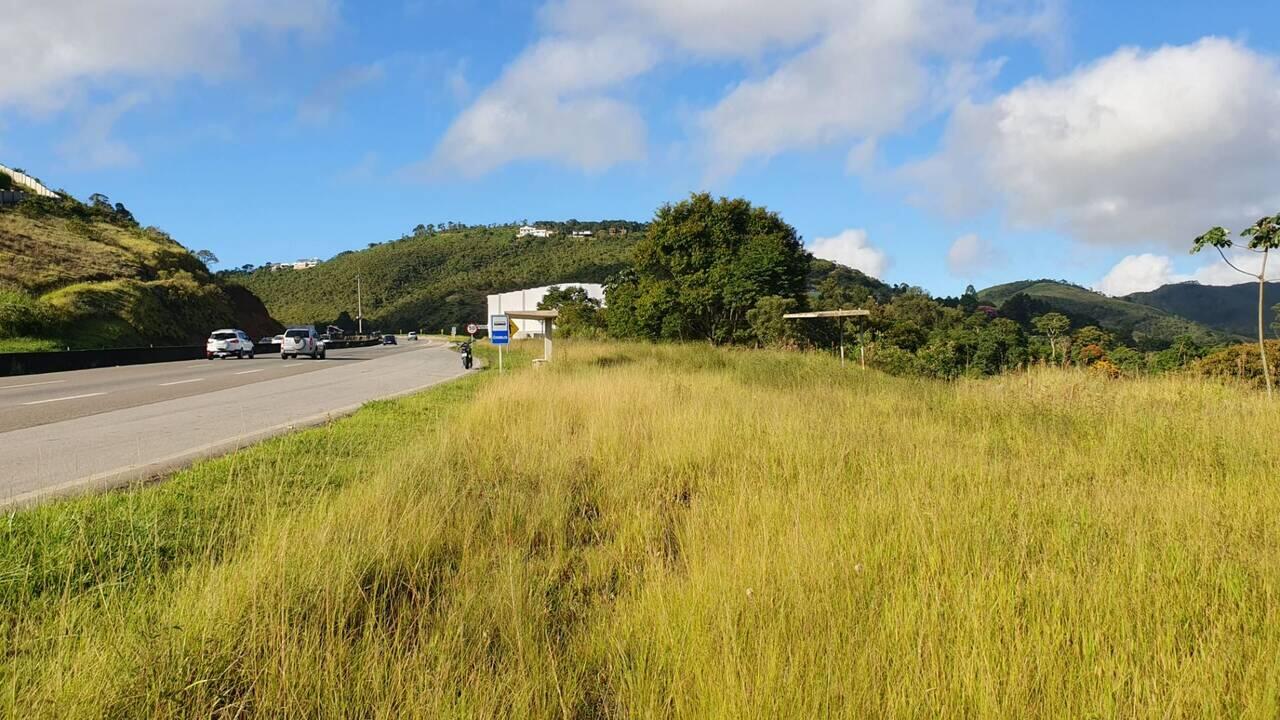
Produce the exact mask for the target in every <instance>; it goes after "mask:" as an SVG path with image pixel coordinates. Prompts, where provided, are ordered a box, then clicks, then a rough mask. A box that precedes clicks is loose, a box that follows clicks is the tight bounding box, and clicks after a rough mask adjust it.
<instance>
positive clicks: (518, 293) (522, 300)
mask: <svg viewBox="0 0 1280 720" xmlns="http://www.w3.org/2000/svg"><path fill="white" fill-rule="evenodd" d="M553 287H558V288H560V289H564V288H571V287H576V288H582V289H583V290H586V291H587V297H589V298H591V299H593V300H599V301H600V304H601V305H603V304H604V285H601V284H599V283H558V284H556V285H546V286H544V287H536V288H529V289H527V290H512V291H511V292H505V293H499V294H497V295H490V296H489V316H488V317H486V318H485V319H484V321H485V322H486V323H487V322H489V318H490V317H493V316H494V315H501V314H503V313H506V312H511V311H519V310H537V309H538V303H540V302H542V299H543V298H545V297H546V296H547V292H548V291H549V290H551V288H553ZM516 325H518V326H519V327H520V330H519V332H517V333H516V334H515V337H516V338H530V337H541V336H542V335H543V328H542V321H541V320H517V321H516Z"/></svg>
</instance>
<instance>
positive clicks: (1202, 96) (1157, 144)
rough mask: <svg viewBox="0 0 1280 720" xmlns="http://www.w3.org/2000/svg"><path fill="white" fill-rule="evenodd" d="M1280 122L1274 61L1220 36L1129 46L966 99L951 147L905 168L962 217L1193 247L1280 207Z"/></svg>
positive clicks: (1098, 240) (1083, 236)
mask: <svg viewBox="0 0 1280 720" xmlns="http://www.w3.org/2000/svg"><path fill="white" fill-rule="evenodd" d="M1276 117H1280V69H1278V67H1277V63H1276V60H1275V59H1274V58H1271V57H1268V56H1264V55H1261V54H1259V53H1256V52H1254V51H1251V50H1250V49H1248V48H1246V47H1244V46H1243V45H1241V44H1239V43H1236V42H1232V41H1228V40H1223V39H1218V38H1206V39H1203V40H1201V41H1199V42H1197V43H1195V44H1192V45H1187V46H1179V47H1163V48H1160V49H1158V50H1155V51H1151V52H1145V51H1139V50H1134V49H1124V50H1120V51H1118V52H1116V53H1114V54H1112V55H1110V56H1108V57H1106V58H1104V59H1102V60H1099V61H1098V62H1095V63H1093V64H1092V65H1088V66H1086V67H1083V68H1080V69H1078V70H1076V71H1075V72H1073V73H1071V74H1069V75H1067V76H1065V77H1063V78H1061V79H1057V80H1053V81H1044V80H1039V79H1033V80H1029V81H1027V82H1025V83H1023V84H1022V85H1020V86H1019V87H1017V88H1015V89H1014V90H1012V91H1010V92H1008V93H1007V94H1005V95H1002V96H1000V97H998V98H997V99H995V100H994V101H992V102H990V103H985V104H983V103H974V102H965V103H962V104H961V105H960V107H958V108H957V109H956V111H955V112H954V113H953V115H952V117H951V120H950V122H949V126H948V129H947V132H946V139H945V141H944V146H943V149H942V150H941V152H940V153H939V154H937V155H936V156H934V157H933V158H930V159H929V160H927V161H925V162H923V163H920V164H918V165H915V166H912V167H910V168H907V169H906V171H905V172H906V174H907V176H908V177H910V178H913V179H914V180H916V181H918V182H919V183H921V185H922V187H923V188H924V190H925V191H926V193H927V197H928V200H927V202H930V203H938V204H941V205H942V206H943V207H945V208H947V209H949V210H951V211H953V212H959V213H966V212H974V211H977V210H980V209H985V208H988V207H991V206H995V207H1001V208H1003V209H1004V210H1005V212H1006V213H1007V216H1008V218H1009V220H1010V221H1011V222H1012V223H1013V224H1014V225H1016V226H1018V227H1022V228H1049V229H1054V230H1059V231H1063V232H1066V233H1067V234H1069V235H1070V236H1072V237H1073V238H1075V239H1078V240H1081V241H1084V242H1088V243H1095V244H1114V245H1123V244H1140V243H1142V244H1149V243H1164V244H1167V245H1169V246H1172V247H1189V246H1190V244H1191V240H1192V238H1194V237H1196V236H1197V235H1199V234H1200V233H1201V232H1203V231H1204V230H1205V229H1206V228H1208V227H1210V226H1213V225H1219V224H1220V225H1226V226H1228V227H1231V226H1235V227H1237V228H1238V227H1241V226H1242V225H1244V224H1247V223H1251V222H1252V221H1253V220H1255V219H1256V218H1257V217H1259V216H1261V215H1264V214H1266V213H1268V212H1275V208H1276V207H1277V206H1280V124H1277V123H1276V121H1275V118H1276Z"/></svg>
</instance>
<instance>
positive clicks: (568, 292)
mask: <svg viewBox="0 0 1280 720" xmlns="http://www.w3.org/2000/svg"><path fill="white" fill-rule="evenodd" d="M538 309H539V310H558V311H560V316H559V317H558V318H556V322H555V327H556V332H558V333H560V334H561V335H563V336H565V337H573V336H575V335H577V336H583V335H591V334H593V333H595V332H596V331H598V330H600V329H601V328H603V326H604V321H603V318H602V317H601V316H600V301H599V300H596V299H595V298H593V297H591V296H590V295H587V291H586V290H585V289H583V288H580V287H567V288H561V287H554V286H553V287H551V288H550V289H549V290H547V294H546V295H544V296H543V298H542V300H541V301H540V302H539V303H538Z"/></svg>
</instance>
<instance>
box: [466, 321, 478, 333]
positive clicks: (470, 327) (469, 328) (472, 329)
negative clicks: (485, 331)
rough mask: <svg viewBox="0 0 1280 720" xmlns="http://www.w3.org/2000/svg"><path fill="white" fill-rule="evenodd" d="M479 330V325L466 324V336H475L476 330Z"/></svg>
mask: <svg viewBox="0 0 1280 720" xmlns="http://www.w3.org/2000/svg"><path fill="white" fill-rule="evenodd" d="M479 329H480V326H479V325H476V324H475V323H467V334H468V335H475V334H476V331H477V330H479Z"/></svg>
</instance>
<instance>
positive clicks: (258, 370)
mask: <svg viewBox="0 0 1280 720" xmlns="http://www.w3.org/2000/svg"><path fill="white" fill-rule="evenodd" d="M263 370H266V368H258V369H257V370H241V371H240V372H238V373H235V374H236V375H252V374H253V373H256V372H262V371H263Z"/></svg>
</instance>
